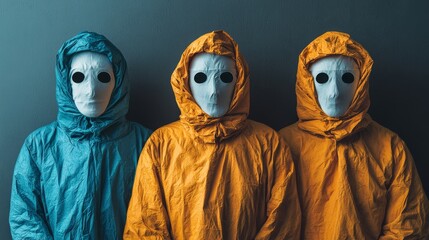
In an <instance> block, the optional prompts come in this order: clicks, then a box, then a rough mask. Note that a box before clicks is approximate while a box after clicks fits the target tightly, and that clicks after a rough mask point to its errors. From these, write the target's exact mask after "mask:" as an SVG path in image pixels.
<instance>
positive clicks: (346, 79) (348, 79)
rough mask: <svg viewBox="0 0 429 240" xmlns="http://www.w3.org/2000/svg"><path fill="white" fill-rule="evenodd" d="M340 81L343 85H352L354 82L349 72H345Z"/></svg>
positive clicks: (353, 77)
mask: <svg viewBox="0 0 429 240" xmlns="http://www.w3.org/2000/svg"><path fill="white" fill-rule="evenodd" d="M341 79H342V80H343V82H345V83H352V82H353V81H354V80H355V76H353V74H351V73H349V72H346V73H344V74H343V76H342V77H341Z"/></svg>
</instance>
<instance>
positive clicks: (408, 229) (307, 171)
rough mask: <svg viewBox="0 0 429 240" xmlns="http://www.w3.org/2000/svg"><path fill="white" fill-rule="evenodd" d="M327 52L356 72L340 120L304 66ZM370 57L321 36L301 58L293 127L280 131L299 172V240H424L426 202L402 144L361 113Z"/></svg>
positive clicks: (343, 40) (346, 40)
mask: <svg viewBox="0 0 429 240" xmlns="http://www.w3.org/2000/svg"><path fill="white" fill-rule="evenodd" d="M329 55H344V56H349V57H352V58H353V59H354V60H355V61H356V63H357V64H358V66H359V68H360V72H361V78H360V79H359V83H358V88H357V91H356V93H355V96H354V98H353V100H352V103H351V105H350V107H349V109H348V110H347V112H346V113H345V114H344V116H342V117H340V118H332V117H328V116H327V115H326V114H324V113H323V111H322V109H321V108H320V106H319V104H318V102H317V96H316V93H315V90H314V83H313V78H312V76H311V73H310V72H309V70H308V67H309V65H310V64H311V63H313V62H314V61H316V60H317V59H320V58H322V57H325V56H329ZM372 63H373V62H372V59H371V57H370V56H369V54H368V53H367V51H366V50H365V49H364V48H363V47H362V46H361V45H360V44H358V43H357V42H355V41H354V40H352V39H351V38H350V36H349V35H348V34H345V33H340V32H327V33H325V34H323V35H321V36H320V37H318V38H316V39H315V40H314V41H313V42H311V43H310V44H309V45H308V46H307V47H306V48H305V49H304V50H303V51H302V53H301V55H300V56H299V63H298V73H297V82H296V94H297V112H298V116H299V121H298V123H295V124H293V125H291V126H288V127H286V128H284V129H282V130H280V134H281V135H282V136H283V137H284V138H285V139H286V141H287V143H288V144H289V146H290V148H291V152H292V156H293V159H294V161H295V167H296V169H297V182H298V192H299V195H300V203H301V208H302V233H301V236H302V237H303V238H304V239H426V238H428V231H429V225H428V224H429V220H428V217H429V205H428V200H427V198H426V196H425V193H424V191H423V187H422V184H421V182H420V179H419V176H418V173H417V170H416V168H415V165H414V161H413V158H412V156H411V154H410V152H409V150H408V149H407V147H406V145H405V143H404V142H403V141H402V140H401V139H400V138H399V137H398V135H396V134H395V133H393V132H392V131H390V130H388V129H386V128H384V127H382V126H380V125H379V124H377V123H376V122H375V121H373V120H372V119H371V118H370V116H369V115H368V114H367V113H366V112H367V110H368V108H369V105H370V100H369V92H368V88H369V86H368V78H369V74H370V72H371V67H372Z"/></svg>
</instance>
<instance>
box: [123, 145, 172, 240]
mask: <svg viewBox="0 0 429 240" xmlns="http://www.w3.org/2000/svg"><path fill="white" fill-rule="evenodd" d="M152 139H153V137H151V138H149V140H148V142H147V143H146V145H145V147H144V148H143V151H142V153H141V155H140V158H139V162H138V165H137V170H136V177H135V180H134V186H133V192H132V196H131V200H130V203H129V206H128V213H127V221H126V224H125V230H124V239H171V237H170V221H169V217H168V214H167V210H166V208H165V201H164V199H165V198H164V194H163V188H162V183H161V180H160V172H159V165H158V161H159V156H158V154H157V153H158V151H159V150H158V149H157V148H156V146H155V144H154V141H152Z"/></svg>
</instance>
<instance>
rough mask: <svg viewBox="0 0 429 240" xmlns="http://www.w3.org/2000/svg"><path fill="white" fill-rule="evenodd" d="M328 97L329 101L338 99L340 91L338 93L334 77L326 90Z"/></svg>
mask: <svg viewBox="0 0 429 240" xmlns="http://www.w3.org/2000/svg"><path fill="white" fill-rule="evenodd" d="M328 91H329V92H328V97H329V98H330V99H336V98H338V96H339V94H340V91H339V86H338V81H337V78H336V77H334V79H332V80H331V81H330V83H329V88H328Z"/></svg>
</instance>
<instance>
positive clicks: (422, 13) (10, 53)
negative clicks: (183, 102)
mask: <svg viewBox="0 0 429 240" xmlns="http://www.w3.org/2000/svg"><path fill="white" fill-rule="evenodd" d="M428 12H429V1H427V0H420V1H399V0H397V1H387V0H383V1H370V0H363V1H351V0H336V1H335V0H325V1H317V0H300V1H286V0H275V1H274V0H273V1H258V0H245V1H231V0H221V1H202V0H189V1H184V0H183V1H179V0H176V1H173V0H150V1H143V0H126V1H114V0H108V1H106V0H104V1H101V0H97V1H95V0H94V1H93V0H91V1H87V0H75V1H64V0H62V1H59V0H49V1H36V0H2V1H0V73H1V75H0V154H1V155H0V171H1V173H0V238H1V239H8V238H10V235H9V227H8V213H9V199H10V185H11V178H12V171H13V167H14V163H15V160H16V157H17V155H18V151H19V149H20V147H21V145H22V143H23V141H24V139H25V137H26V136H27V135H28V134H29V133H30V132H31V131H33V130H35V129H36V128H38V127H40V126H42V125H44V124H47V123H49V122H51V121H53V120H54V119H55V118H56V113H57V106H56V101H55V75H54V65H55V55H56V52H57V50H58V48H59V47H60V46H61V44H62V43H63V42H64V41H65V40H67V39H69V38H70V37H72V36H74V35H75V34H76V33H78V32H80V31H82V30H90V31H96V32H99V33H101V34H104V35H105V36H107V38H109V39H110V40H111V41H112V42H113V43H114V44H116V46H117V47H118V48H119V49H121V50H122V52H123V54H124V55H125V57H126V59H127V61H128V66H129V76H130V79H131V80H132V95H131V108H130V112H129V118H130V119H131V120H134V121H137V122H140V123H142V124H143V125H145V126H148V127H150V128H152V129H155V128H158V127H160V126H162V125H164V124H166V123H169V122H172V121H174V120H176V119H178V115H179V111H178V108H177V106H176V103H175V100H174V96H173V92H172V90H171V87H170V82H169V81H170V75H171V73H172V71H173V69H174V68H175V66H176V64H177V62H178V61H179V58H180V55H181V53H182V52H183V50H184V49H185V47H186V46H188V44H189V43H190V42H191V41H193V40H194V39H196V38H197V37H198V36H200V35H202V34H204V33H206V32H209V31H212V30H216V29H224V30H226V31H227V32H229V33H230V34H231V35H232V37H233V38H234V39H235V40H236V41H237V42H238V44H239V46H240V48H241V51H242V53H243V55H244V56H245V58H246V59H247V61H248V63H249V66H250V70H251V115H250V118H252V119H255V120H257V121H260V122H264V123H266V124H268V125H270V126H271V127H273V128H275V129H280V128H281V127H283V126H286V125H288V124H291V123H293V122H295V121H296V120H297V119H296V113H295V104H296V100H295V98H296V97H295V90H294V88H295V73H296V67H297V57H298V55H299V53H300V51H301V50H302V49H303V48H304V47H305V46H306V45H307V44H308V43H309V42H310V41H312V40H313V39H314V38H316V37H317V36H319V35H320V34H322V33H324V32H325V31H329V30H337V31H344V32H347V33H349V34H351V35H352V37H353V38H354V39H355V40H357V41H358V42H360V43H361V44H362V45H363V46H364V47H365V48H366V49H367V50H368V52H369V53H370V54H371V55H372V57H373V59H374V67H373V72H372V75H371V76H372V77H371V83H370V87H371V88H370V89H371V91H370V94H371V108H370V114H371V116H372V117H373V118H374V119H375V120H376V121H378V122H379V123H381V124H382V125H384V126H386V127H388V128H390V129H391V130H393V131H395V132H397V133H398V134H399V135H400V136H401V137H402V138H403V139H404V140H405V142H406V143H407V144H408V146H409V148H410V149H411V152H412V153H413V155H414V158H415V163H416V165H417V168H418V169H419V172H420V177H421V179H422V181H423V183H424V185H425V188H426V192H428V191H429V177H428V174H427V172H428V170H429V163H428V162H429V161H428V160H429V159H428V157H427V156H428V152H427V151H428V146H429V138H428V135H429V127H428V126H429V124H428V123H429V121H428V116H429V107H428V106H427V105H428V103H429V101H428V90H429V71H428V64H429V61H428V60H429V46H428V45H429V44H428V43H429V40H428V37H429V26H428V23H429V13H428Z"/></svg>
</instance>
